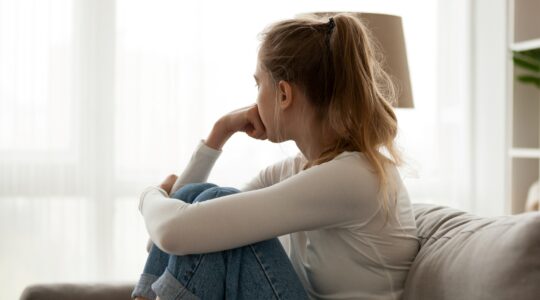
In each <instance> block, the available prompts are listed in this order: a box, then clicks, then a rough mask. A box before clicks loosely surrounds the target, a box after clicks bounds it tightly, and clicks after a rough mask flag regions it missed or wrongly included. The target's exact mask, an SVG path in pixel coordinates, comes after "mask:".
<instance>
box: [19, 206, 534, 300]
mask: <svg viewBox="0 0 540 300" xmlns="http://www.w3.org/2000/svg"><path fill="white" fill-rule="evenodd" d="M414 212H415V218H416V222H417V225H418V233H419V236H420V242H421V248H420V252H419V253H418V255H417V257H416V259H415V261H414V263H413V265H412V268H411V270H410V273H409V276H408V278H407V282H406V286H405V292H404V297H403V299H429V300H433V299H441V300H442V299H460V300H462V299H490V300H492V299H509V300H510V299H511V300H517V299H520V300H527V299H531V300H532V299H540V212H533V213H525V214H520V215H512V216H500V217H492V218H481V217H477V216H474V215H471V214H468V213H465V212H463V211H459V210H456V209H451V208H448V207H442V206H436V205H430V204H414ZM133 284H134V283H126V284H120V283H117V284H108V285H106V284H87V285H80V284H49V285H32V286H29V287H27V288H26V289H25V290H24V292H23V294H22V295H21V299H23V300H31V299H32V300H34V299H40V300H43V299H57V300H63V299H81V300H84V299H126V300H127V299H130V294H131V291H132V289H133Z"/></svg>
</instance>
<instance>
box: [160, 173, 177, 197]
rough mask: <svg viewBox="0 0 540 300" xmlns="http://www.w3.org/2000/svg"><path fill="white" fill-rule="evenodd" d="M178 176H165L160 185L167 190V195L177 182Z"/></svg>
mask: <svg viewBox="0 0 540 300" xmlns="http://www.w3.org/2000/svg"><path fill="white" fill-rule="evenodd" d="M177 178H178V176H176V175H174V174H171V175H169V176H167V178H165V180H164V181H163V182H162V183H161V184H160V185H159V187H160V188H162V189H164V190H165V191H166V192H167V195H168V194H170V193H171V189H172V187H173V185H174V183H175V182H176V179H177Z"/></svg>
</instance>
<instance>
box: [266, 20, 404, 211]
mask: <svg viewBox="0 0 540 300" xmlns="http://www.w3.org/2000/svg"><path fill="white" fill-rule="evenodd" d="M333 22H334V24H335V26H333V28H332V24H331V22H329V19H328V18H325V19H322V20H321V19H320V18H317V17H315V16H313V17H312V18H308V17H305V18H297V19H289V20H282V21H279V22H276V23H273V24H271V25H270V26H269V27H267V28H266V29H265V30H264V31H263V32H262V33H261V36H262V41H261V44H260V48H259V54H258V64H257V71H256V73H257V74H259V77H263V78H259V79H260V80H261V79H262V80H266V81H265V83H264V84H265V88H266V89H265V91H264V95H262V94H263V91H262V90H261V91H260V95H259V100H258V102H260V103H259V111H260V114H261V119H262V120H263V122H264V123H265V126H267V132H268V137H269V139H270V140H271V141H278V142H279V141H285V140H288V139H290V133H291V132H293V131H294V130H295V127H294V126H298V124H300V123H302V122H304V123H309V122H312V123H313V124H318V125H320V126H317V127H312V126H305V127H304V128H305V130H322V131H324V132H325V134H326V135H332V138H331V140H332V141H333V143H332V146H331V147H330V148H329V150H328V151H325V152H323V153H322V154H321V156H320V157H319V158H318V159H316V160H314V161H313V162H310V163H309V165H316V164H320V163H323V162H325V161H329V160H331V159H332V158H334V157H335V156H336V155H338V154H339V153H341V152H343V151H359V152H362V153H363V154H364V156H365V157H366V158H367V159H368V161H369V162H370V163H371V165H372V167H373V169H374V171H375V173H376V174H377V176H378V178H379V180H380V183H381V188H382V187H387V183H389V181H388V177H389V176H387V171H386V170H385V165H386V164H387V163H392V164H400V163H401V159H400V156H399V153H398V152H397V150H396V149H395V146H394V139H395V137H396V135H397V120H396V116H395V114H394V111H393V109H392V106H391V104H392V103H394V101H395V90H394V85H393V83H392V81H391V79H390V77H389V76H388V74H387V73H386V72H385V71H384V70H383V68H382V59H383V57H382V54H381V53H380V52H379V51H378V50H377V44H376V43H375V42H374V40H373V39H372V38H371V36H370V32H369V30H368V29H367V28H366V27H365V25H364V24H363V23H362V22H361V21H360V20H359V19H358V18H357V17H355V16H353V15H351V14H348V13H340V14H336V15H334V16H333ZM287 93H289V94H290V95H292V99H301V100H302V101H296V102H300V103H302V102H303V103H304V105H302V107H301V109H300V108H297V110H295V112H296V115H295V116H293V115H292V114H291V113H290V111H292V110H291V109H289V113H288V114H287V113H286V111H287V109H288V108H289V106H287V103H286V101H285V103H283V99H287ZM295 96H296V98H295ZM289 98H291V97H289ZM294 102H295V101H293V105H294ZM299 111H304V112H306V113H302V114H299V113H298V112H299ZM270 135H273V137H272V139H271V138H270ZM381 151H386V152H387V155H384V154H383V153H382V152H381ZM307 167H308V165H306V166H305V168H307ZM384 194H386V193H384ZM385 198H386V196H385ZM383 206H384V207H387V206H386V203H383Z"/></svg>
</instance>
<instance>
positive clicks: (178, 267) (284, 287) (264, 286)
mask: <svg viewBox="0 0 540 300" xmlns="http://www.w3.org/2000/svg"><path fill="white" fill-rule="evenodd" d="M185 187H186V186H184V187H182V189H184V188H185ZM182 189H180V190H182ZM202 189H204V191H202V192H201V190H202ZM180 190H179V191H180ZM238 192H240V191H239V190H237V189H235V188H230V187H218V186H216V185H213V184H209V183H198V184H192V185H191V186H190V187H188V188H187V189H186V190H182V193H187V194H189V195H185V194H184V195H182V194H180V195H178V196H179V198H180V199H182V200H184V199H186V198H183V197H187V196H189V197H194V196H195V199H193V202H199V201H207V200H210V199H215V198H218V197H221V196H225V195H229V194H233V193H238ZM179 238H181V237H179ZM161 266H163V264H161ZM152 290H153V291H154V292H155V293H156V294H157V295H158V296H159V298H160V299H161V300H169V299H205V300H206V299H223V298H226V299H308V297H307V294H306V292H305V290H304V288H303V286H302V284H301V282H300V279H299V278H298V276H297V274H296V273H295V271H294V269H293V267H292V265H291V262H290V260H289V258H288V256H287V254H286V253H285V251H284V249H283V247H282V246H281V243H280V241H279V240H278V238H272V239H268V240H266V241H261V242H258V243H253V244H249V245H246V246H243V247H238V248H233V249H229V250H224V251H218V252H212V253H203V254H192V255H183V256H176V255H170V256H169V261H168V264H167V267H166V268H165V270H164V272H163V274H162V275H161V276H160V277H159V279H158V280H156V281H155V282H154V283H153V284H152Z"/></svg>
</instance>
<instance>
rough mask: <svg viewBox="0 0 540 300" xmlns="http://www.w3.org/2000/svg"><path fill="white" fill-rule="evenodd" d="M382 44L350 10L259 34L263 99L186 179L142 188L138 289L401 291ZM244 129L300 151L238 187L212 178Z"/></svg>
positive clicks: (398, 202)
mask: <svg viewBox="0 0 540 300" xmlns="http://www.w3.org/2000/svg"><path fill="white" fill-rule="evenodd" d="M374 47H375V45H374V44H373V43H372V42H371V41H370V38H369V32H368V31H367V29H366V27H365V26H364V25H363V24H362V23H361V22H360V21H359V20H358V19H356V18H355V17H353V16H351V15H349V14H346V13H342V14H338V15H335V16H334V17H333V18H330V19H329V20H328V21H327V20H323V21H321V20H317V19H307V18H304V19H291V20H283V21H280V22H276V23H274V24H272V25H271V26H270V27H268V28H267V29H266V30H265V31H264V32H263V39H262V43H261V47H260V49H259V53H258V59H257V68H256V71H255V80H256V82H257V85H258V87H259V95H258V98H257V102H256V104H255V105H251V106H248V107H244V108H241V109H238V110H235V111H232V112H230V113H229V114H227V115H225V116H223V117H222V118H220V119H219V120H218V121H217V122H216V123H215V125H214V127H213V129H212V131H211V133H210V135H209V136H208V138H207V139H206V140H201V141H200V143H199V146H198V147H197V149H196V150H195V152H194V154H193V156H192V157H191V160H190V162H189V164H188V166H187V168H186V169H185V170H184V172H183V173H182V175H181V176H180V177H179V178H176V176H174V175H173V176H169V177H168V178H167V179H166V180H165V182H164V183H163V184H162V185H161V186H160V187H154V186H152V187H149V188H147V189H145V190H144V192H143V193H142V195H141V202H140V206H139V209H140V211H141V213H142V214H143V216H144V220H145V223H146V227H147V230H148V232H149V234H150V238H151V240H152V241H153V242H154V245H153V246H152V249H151V251H150V255H149V257H148V260H147V263H146V266H145V270H144V272H143V274H142V275H141V279H140V281H139V283H138V285H137V287H136V288H135V290H134V292H133V295H132V296H133V297H138V298H139V299H145V298H154V297H156V294H157V296H158V298H159V299H199V298H200V299H222V298H231V299H375V298H376V299H398V298H399V297H400V295H401V293H402V291H403V287H404V283H405V279H406V276H407V273H408V270H409V268H410V266H411V264H412V262H413V260H414V257H415V255H416V253H417V251H418V239H417V236H416V224H415V222H414V217H413V213H412V208H411V204H410V202H409V198H408V195H407V191H406V189H405V187H404V185H403V183H402V181H401V179H400V176H399V173H398V171H397V168H396V166H397V165H398V164H399V163H400V157H399V154H398V152H397V151H396V149H395V148H394V139H395V137H396V133H397V122H396V116H395V114H394V112H393V110H392V107H391V103H392V102H393V101H394V93H393V86H392V83H391V81H390V80H389V77H388V75H387V74H386V73H385V72H384V71H383V69H382V68H381V65H380V63H379V61H378V59H377V58H376V53H377V52H376V49H375V48H374ZM239 131H243V132H246V133H247V134H248V135H249V136H250V137H252V138H256V139H261V140H265V139H268V140H269V141H271V142H274V143H280V142H284V141H287V140H293V141H295V142H296V145H297V146H298V148H299V149H300V152H299V153H298V154H297V155H295V156H291V157H289V158H286V159H284V160H282V161H280V162H277V163H275V164H273V165H271V166H269V167H267V168H265V169H263V170H262V171H261V172H260V173H259V174H258V176H257V177H255V178H254V179H253V180H252V181H251V182H249V183H248V184H246V186H245V187H244V188H242V189H241V190H237V189H234V188H223V187H218V186H216V185H215V184H212V183H204V181H206V179H207V178H208V174H209V172H210V170H211V168H212V166H213V164H214V162H215V160H216V159H217V157H218V156H219V155H220V153H221V152H222V147H223V145H224V144H225V142H226V141H227V140H228V139H229V138H230V136H231V135H232V134H234V133H235V132H239ZM383 152H384V153H383ZM173 183H174V185H173ZM169 194H171V195H172V197H171V198H169ZM209 199H212V200H211V201H205V200H209ZM286 234H290V235H289V237H290V251H289V252H290V253H289V256H287V253H285V251H284V249H283V248H282V246H281V244H280V242H279V240H278V239H277V237H279V236H283V235H286Z"/></svg>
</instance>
